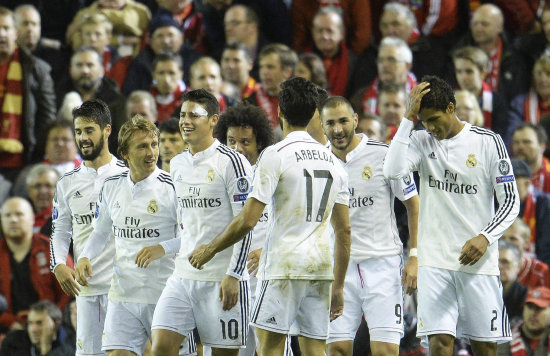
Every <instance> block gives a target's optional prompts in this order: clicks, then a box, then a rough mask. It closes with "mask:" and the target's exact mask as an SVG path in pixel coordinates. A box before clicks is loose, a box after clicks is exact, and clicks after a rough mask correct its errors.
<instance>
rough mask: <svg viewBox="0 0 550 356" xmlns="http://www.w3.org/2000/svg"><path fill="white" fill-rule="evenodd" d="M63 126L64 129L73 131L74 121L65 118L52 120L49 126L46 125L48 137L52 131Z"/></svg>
mask: <svg viewBox="0 0 550 356" xmlns="http://www.w3.org/2000/svg"><path fill="white" fill-rule="evenodd" d="M57 128H62V129H69V131H71V132H73V128H74V126H73V123H72V122H70V121H67V120H65V119H57V120H53V121H51V122H50V123H49V124H48V126H47V127H46V138H48V136H49V135H50V132H51V131H52V130H53V129H57Z"/></svg>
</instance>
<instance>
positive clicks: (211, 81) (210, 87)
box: [190, 57, 237, 113]
mask: <svg viewBox="0 0 550 356" xmlns="http://www.w3.org/2000/svg"><path fill="white" fill-rule="evenodd" d="M190 84H191V88H193V90H197V89H205V90H207V91H208V92H209V93H210V94H212V95H214V96H215V97H216V99H218V103H219V104H220V113H223V112H224V111H225V110H227V108H228V107H231V106H236V105H237V101H236V100H235V99H233V98H232V97H230V96H227V95H225V94H223V93H222V92H221V90H222V84H223V82H222V75H221V69H220V65H219V64H218V62H216V61H215V60H214V59H213V58H211V57H202V58H200V59H198V60H197V61H196V62H195V63H193V64H192V65H191V82H190Z"/></svg>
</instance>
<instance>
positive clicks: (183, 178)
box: [170, 140, 252, 282]
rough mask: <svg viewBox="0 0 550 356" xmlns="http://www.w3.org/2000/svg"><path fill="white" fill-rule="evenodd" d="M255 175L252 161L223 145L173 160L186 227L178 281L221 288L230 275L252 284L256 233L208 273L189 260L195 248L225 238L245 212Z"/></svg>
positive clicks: (225, 254) (222, 256) (224, 254)
mask: <svg viewBox="0 0 550 356" xmlns="http://www.w3.org/2000/svg"><path fill="white" fill-rule="evenodd" d="M251 173H252V168H251V166H250V163H248V161H247V160H246V158H245V157H244V156H243V155H241V154H240V153H237V152H236V151H234V150H232V149H230V148H229V147H227V146H225V145H223V144H221V143H220V142H219V141H218V140H215V141H214V143H213V144H212V145H211V146H210V147H208V148H207V149H206V150H204V151H202V152H197V153H196V154H195V155H192V154H191V153H190V152H189V150H186V151H183V152H182V153H180V154H178V155H176V156H175V157H174V158H172V160H170V174H171V175H172V180H173V181H174V185H175V187H176V193H177V196H178V203H179V205H180V208H181V221H182V223H183V227H184V229H183V235H182V239H181V248H180V253H179V255H178V257H177V258H176V271H175V275H176V276H177V277H181V278H186V279H194V280H199V281H217V282H219V281H221V280H222V279H223V278H224V277H225V275H226V274H229V275H231V276H233V277H235V278H237V279H241V278H243V277H244V278H245V279H246V278H248V272H247V271H246V259H247V257H248V251H249V248H250V242H251V237H252V233H250V234H248V235H247V236H246V237H245V238H244V239H243V240H242V241H240V242H238V243H236V244H235V245H233V247H232V248H227V249H225V250H223V251H222V252H220V253H218V254H216V256H215V257H214V258H213V259H212V260H210V261H209V262H208V263H206V264H205V265H204V267H203V269H202V270H198V269H196V268H195V267H193V266H192V265H191V264H190V263H189V260H188V257H189V255H190V254H191V252H193V250H195V248H197V247H199V246H200V245H202V244H206V243H209V242H210V241H212V240H213V239H214V238H215V237H216V236H218V235H219V234H220V233H222V232H223V230H224V229H225V227H226V226H227V225H228V224H229V223H230V222H231V220H233V217H235V216H236V215H237V214H238V213H239V212H240V211H241V209H242V207H243V204H244V201H245V200H246V198H247V196H248V193H249V191H250V187H251V184H250V180H251V178H250V177H251Z"/></svg>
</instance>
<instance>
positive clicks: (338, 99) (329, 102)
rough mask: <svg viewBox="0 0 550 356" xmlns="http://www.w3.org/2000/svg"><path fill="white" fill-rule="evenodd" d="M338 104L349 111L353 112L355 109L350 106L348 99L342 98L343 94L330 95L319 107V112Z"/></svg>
mask: <svg viewBox="0 0 550 356" xmlns="http://www.w3.org/2000/svg"><path fill="white" fill-rule="evenodd" d="M340 105H345V106H347V107H348V108H349V109H350V110H351V112H355V110H353V106H351V103H350V102H349V100H348V99H346V98H344V97H343V96H331V97H330V98H328V99H326V100H325V101H324V102H323V103H322V105H321V108H320V109H319V114H320V113H321V111H322V110H324V109H325V108H335V107H338V106H340Z"/></svg>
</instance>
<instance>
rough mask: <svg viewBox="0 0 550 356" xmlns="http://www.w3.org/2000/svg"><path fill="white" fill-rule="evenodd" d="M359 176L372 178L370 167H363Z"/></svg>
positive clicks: (367, 178)
mask: <svg viewBox="0 0 550 356" xmlns="http://www.w3.org/2000/svg"><path fill="white" fill-rule="evenodd" d="M361 178H363V179H364V180H369V179H371V178H372V169H371V168H370V167H365V169H363V173H361Z"/></svg>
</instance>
